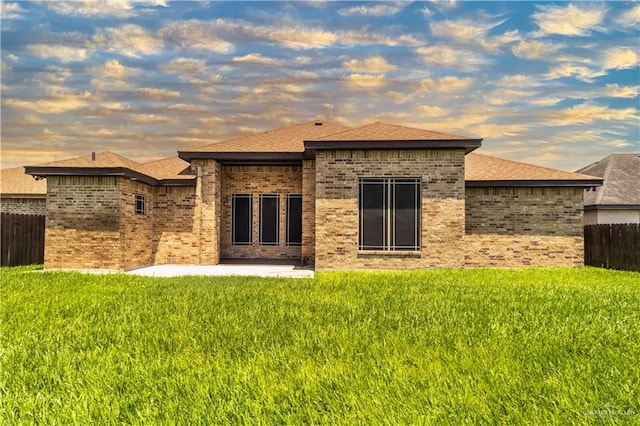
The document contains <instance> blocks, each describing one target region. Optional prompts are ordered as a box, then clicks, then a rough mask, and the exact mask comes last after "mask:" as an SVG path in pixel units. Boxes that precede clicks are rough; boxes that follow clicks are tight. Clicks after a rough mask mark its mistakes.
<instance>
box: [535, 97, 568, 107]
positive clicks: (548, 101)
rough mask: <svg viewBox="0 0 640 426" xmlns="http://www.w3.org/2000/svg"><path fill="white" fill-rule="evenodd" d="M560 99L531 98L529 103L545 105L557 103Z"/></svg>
mask: <svg viewBox="0 0 640 426" xmlns="http://www.w3.org/2000/svg"><path fill="white" fill-rule="evenodd" d="M560 101H562V99H560V98H549V97H547V98H538V99H532V100H530V101H529V103H530V104H532V105H536V106H541V107H545V106H553V105H555V104H557V103H558V102H560Z"/></svg>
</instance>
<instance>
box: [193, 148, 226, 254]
mask: <svg viewBox="0 0 640 426" xmlns="http://www.w3.org/2000/svg"><path fill="white" fill-rule="evenodd" d="M191 164H192V168H193V169H194V170H196V171H197V173H198V178H197V184H196V192H195V210H194V222H195V223H194V229H195V231H196V235H197V238H198V240H199V250H198V263H199V264H202V265H217V264H218V263H220V218H221V214H222V210H221V208H222V206H221V194H220V191H221V186H220V183H221V179H222V167H221V166H220V164H219V163H218V162H217V161H215V160H194V161H192V163H191Z"/></svg>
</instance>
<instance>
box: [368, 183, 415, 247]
mask: <svg viewBox="0 0 640 426" xmlns="http://www.w3.org/2000/svg"><path fill="white" fill-rule="evenodd" d="M359 187H360V189H359V193H358V198H359V199H358V213H359V216H360V217H359V227H358V228H359V229H358V234H359V237H358V249H359V250H392V251H396V250H408V251H417V250H420V179H389V178H379V179H360V180H359Z"/></svg>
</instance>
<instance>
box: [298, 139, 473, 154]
mask: <svg viewBox="0 0 640 426" xmlns="http://www.w3.org/2000/svg"><path fill="white" fill-rule="evenodd" d="M481 143H482V139H442V140H406V139H405V140H355V141H349V140H344V141H342V140H332V141H325V140H308V141H304V148H305V153H306V154H307V156H311V157H312V156H313V154H314V152H315V151H316V150H318V149H335V150H347V149H464V150H465V154H468V153H470V152H471V151H473V150H475V149H477V148H479V147H480V145H481Z"/></svg>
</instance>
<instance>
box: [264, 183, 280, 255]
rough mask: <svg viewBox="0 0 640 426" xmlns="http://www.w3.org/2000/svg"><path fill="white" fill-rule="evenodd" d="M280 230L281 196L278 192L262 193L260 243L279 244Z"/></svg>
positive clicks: (267, 244)
mask: <svg viewBox="0 0 640 426" xmlns="http://www.w3.org/2000/svg"><path fill="white" fill-rule="evenodd" d="M279 230H280V197H278V194H260V240H259V243H260V245H262V246H277V245H278V243H279V242H280V239H279V234H280V232H279Z"/></svg>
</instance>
